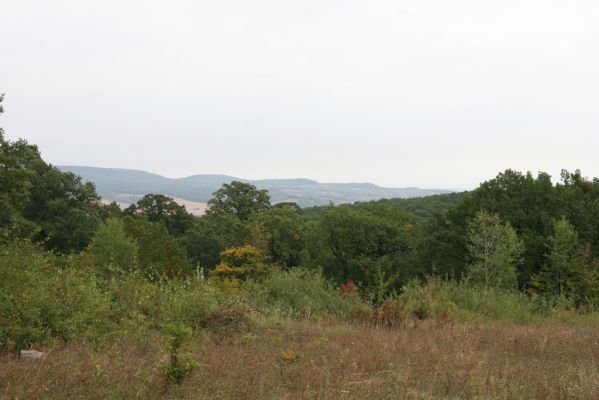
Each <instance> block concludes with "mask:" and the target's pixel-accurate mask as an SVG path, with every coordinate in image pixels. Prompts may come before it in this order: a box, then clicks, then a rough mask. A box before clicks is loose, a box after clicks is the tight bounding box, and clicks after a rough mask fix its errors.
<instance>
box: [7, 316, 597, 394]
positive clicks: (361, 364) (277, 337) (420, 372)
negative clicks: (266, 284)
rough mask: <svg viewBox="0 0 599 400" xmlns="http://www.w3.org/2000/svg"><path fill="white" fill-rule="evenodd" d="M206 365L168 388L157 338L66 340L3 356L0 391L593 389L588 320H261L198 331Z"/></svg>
mask: <svg viewBox="0 0 599 400" xmlns="http://www.w3.org/2000/svg"><path fill="white" fill-rule="evenodd" d="M189 350H190V351H192V352H193V354H194V355H195V356H196V357H197V358H198V359H199V360H200V361H201V363H202V364H203V367H202V368H201V369H199V370H197V371H196V372H194V373H193V374H192V375H191V376H190V377H189V378H188V379H187V380H186V382H185V383H184V384H183V385H182V386H180V387H171V388H165V384H164V377H163V376H162V375H161V373H160V372H159V370H158V369H157V368H156V365H157V364H158V363H159V362H160V360H161V358H163V357H164V354H163V353H162V351H161V349H160V340H159V339H158V338H148V339H147V340H146V341H135V342H122V343H115V344H113V345H111V346H107V347H105V348H103V349H97V350H92V349H91V348H90V347H88V346H84V345H77V344H69V345H65V346H63V347H57V348H52V349H47V352H48V356H47V358H46V359H45V360H42V361H27V360H19V359H17V358H15V357H14V356H12V355H10V354H3V355H1V356H0V398H2V399H16V398H18V399H35V398H51V399H63V398H69V399H71V398H80V399H105V398H116V399H118V398H123V399H135V398H140V399H147V398H177V399H568V398H572V399H597V398H599V330H598V329H596V328H593V327H583V326H565V325H560V324H552V325H543V326H513V325H498V324H457V323H438V322H435V321H425V322H408V323H405V324H404V325H403V326H402V327H400V328H394V329H385V328H380V327H371V326H363V325H350V324H347V323H340V322H335V321H328V322H327V321H324V322H319V323H313V322H307V321H303V322H302V321H285V322H284V323H283V324H281V323H272V322H269V323H267V322H265V321H262V322H259V323H258V324H257V325H256V326H255V327H253V328H252V329H251V332H247V333H243V334H230V335H226V336H224V337H223V336H222V335H221V336H218V337H217V336H214V335H212V336H210V335H209V336H206V337H204V338H203V339H196V340H194V341H193V342H191V343H190V346H189Z"/></svg>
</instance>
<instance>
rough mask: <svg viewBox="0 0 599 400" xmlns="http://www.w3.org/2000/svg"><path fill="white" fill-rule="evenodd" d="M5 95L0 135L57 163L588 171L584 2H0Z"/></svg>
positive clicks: (280, 170) (590, 126)
mask: <svg viewBox="0 0 599 400" xmlns="http://www.w3.org/2000/svg"><path fill="white" fill-rule="evenodd" d="M0 92H4V93H6V100H5V109H6V112H5V114H4V115H3V116H2V117H1V119H0V126H2V127H4V128H5V130H6V133H7V136H8V137H9V138H11V139H14V138H16V137H24V138H26V139H27V140H29V141H30V142H32V143H36V144H38V145H39V146H40V149H41V150H42V153H43V156H44V157H45V159H46V160H48V161H49V162H52V163H54V164H76V165H92V166H104V167H123V168H136V169H144V170H148V171H152V172H156V173H160V174H163V175H166V176H171V177H177V176H184V175H190V174H195V173H226V174H230V175H236V176H240V177H244V178H282V177H309V178H314V179H318V180H321V181H338V182H349V181H352V182H355V181H368V182H373V183H377V184H381V185H387V186H420V187H443V188H472V187H474V186H476V185H477V184H478V183H479V182H480V181H482V180H486V179H488V178H491V177H493V176H495V175H496V173H497V172H499V171H502V170H504V169H506V168H514V169H519V170H531V171H533V172H536V171H539V170H543V171H547V172H550V173H552V174H553V175H557V174H558V173H559V170H560V169H561V168H567V169H571V170H573V169H576V168H580V169H582V171H583V173H584V174H585V175H588V176H599V157H598V156H597V154H599V2H598V1H596V0H569V1H549V0H517V1H512V0H502V1H490V0H403V1H402V0H363V1H357V0H345V1H341V0H304V1H284V0H276V1H275V0H270V1H269V0H255V1H251V0H238V1H233V0H218V1H202V0H189V1H184V0H169V1H164V0H161V1H155V0H139V1H137V0H135V1H133V0H111V1H108V0H106V1H100V0H97V1H88V0H71V1H66V0H54V1H45V0H38V1H32V0H19V1H12V0H0Z"/></svg>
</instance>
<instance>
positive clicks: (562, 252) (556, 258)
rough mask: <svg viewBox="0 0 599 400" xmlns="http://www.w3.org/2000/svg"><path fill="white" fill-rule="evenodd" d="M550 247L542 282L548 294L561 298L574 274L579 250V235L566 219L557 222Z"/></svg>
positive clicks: (550, 238) (550, 239)
mask: <svg viewBox="0 0 599 400" xmlns="http://www.w3.org/2000/svg"><path fill="white" fill-rule="evenodd" d="M548 246H549V252H548V254H547V262H546V263H545V266H544V267H543V271H542V273H541V281H542V283H543V286H544V288H545V291H546V292H547V293H551V294H554V295H555V296H556V297H559V296H560V295H561V294H562V292H563V288H564V284H565V282H566V281H567V280H568V276H569V275H571V274H572V269H573V262H574V261H575V258H576V255H577V250H578V234H577V233H576V229H574V227H573V226H572V224H570V222H568V220H567V219H566V218H565V217H562V218H560V219H558V220H556V221H555V223H554V228H553V235H551V236H550V237H549V243H548Z"/></svg>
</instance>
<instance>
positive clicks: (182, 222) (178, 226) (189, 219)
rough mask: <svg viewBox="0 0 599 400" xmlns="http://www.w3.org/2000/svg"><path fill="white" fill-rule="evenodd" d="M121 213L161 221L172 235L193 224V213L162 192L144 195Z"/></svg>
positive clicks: (175, 235)
mask: <svg viewBox="0 0 599 400" xmlns="http://www.w3.org/2000/svg"><path fill="white" fill-rule="evenodd" d="M123 214H125V215H143V216H144V217H146V218H147V219H148V221H150V222H155V223H163V224H164V225H165V226H166V229H167V230H168V232H169V233H170V234H171V235H172V236H174V237H179V236H181V235H183V234H184V233H185V232H186V231H187V230H188V229H189V228H191V226H192V224H193V215H191V214H190V213H188V212H187V211H186V210H185V207H184V206H181V205H179V204H177V203H176V202H175V201H174V200H173V199H172V198H171V197H168V196H165V195H162V194H147V195H145V196H144V197H143V198H141V199H140V200H139V201H138V202H137V203H136V204H131V205H130V206H129V207H128V208H127V209H126V210H125V211H124V212H123Z"/></svg>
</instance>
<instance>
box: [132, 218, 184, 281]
mask: <svg viewBox="0 0 599 400" xmlns="http://www.w3.org/2000/svg"><path fill="white" fill-rule="evenodd" d="M123 221H124V223H125V231H126V232H127V235H128V236H130V237H131V238H133V239H134V240H135V243H136V244H137V247H138V249H139V250H138V264H139V266H140V268H142V270H143V271H144V273H145V274H146V276H148V277H150V278H152V279H156V278H158V277H161V276H166V277H175V276H184V275H186V274H189V273H190V272H191V271H192V266H191V264H190V263H189V260H188V259H187V255H186V254H185V250H183V248H182V247H181V246H180V245H179V243H178V242H177V241H176V240H175V239H174V238H173V237H172V236H171V235H170V234H169V233H168V231H167V230H166V227H165V226H164V224H161V223H152V222H150V221H148V220H147V219H146V218H145V217H143V216H140V215H136V216H128V217H125V218H124V219H123Z"/></svg>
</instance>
